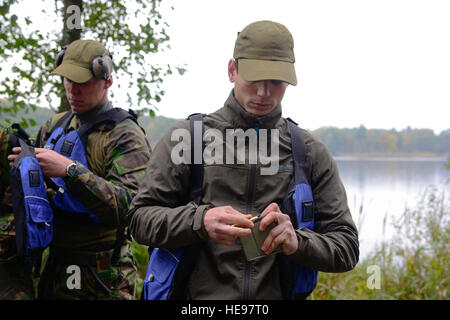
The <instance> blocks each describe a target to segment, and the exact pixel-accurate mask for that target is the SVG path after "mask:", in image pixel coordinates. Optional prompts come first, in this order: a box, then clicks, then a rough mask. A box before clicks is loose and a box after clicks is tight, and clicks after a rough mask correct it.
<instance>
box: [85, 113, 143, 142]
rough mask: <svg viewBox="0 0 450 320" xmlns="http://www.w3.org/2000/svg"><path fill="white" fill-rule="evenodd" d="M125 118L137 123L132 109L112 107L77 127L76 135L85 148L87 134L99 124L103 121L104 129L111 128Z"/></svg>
mask: <svg viewBox="0 0 450 320" xmlns="http://www.w3.org/2000/svg"><path fill="white" fill-rule="evenodd" d="M125 119H131V120H133V121H134V122H135V123H136V124H137V125H138V126H139V123H138V121H137V116H136V113H134V111H132V110H131V109H129V110H128V111H126V110H124V109H121V108H113V109H110V110H108V111H106V112H103V113H101V114H99V115H98V116H96V117H95V118H94V119H92V121H87V122H86V123H84V124H83V125H82V126H81V127H80V128H78V130H77V131H78V135H79V137H80V139H81V142H82V143H83V146H84V147H85V148H86V145H87V139H88V136H89V134H90V133H91V132H92V131H93V130H94V129H95V128H96V127H97V126H98V125H100V124H102V123H105V128H104V130H105V131H108V130H112V129H113V128H114V127H115V126H116V125H117V124H118V123H120V122H122V121H124V120H125ZM139 127H140V128H141V130H142V131H143V132H144V134H145V131H144V129H142V127H141V126H139Z"/></svg>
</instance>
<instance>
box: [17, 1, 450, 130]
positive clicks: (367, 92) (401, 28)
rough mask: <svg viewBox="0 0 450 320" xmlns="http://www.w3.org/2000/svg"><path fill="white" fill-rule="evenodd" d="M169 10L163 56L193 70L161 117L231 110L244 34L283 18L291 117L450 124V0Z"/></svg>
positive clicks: (334, 122) (387, 124) (352, 123)
mask: <svg viewBox="0 0 450 320" xmlns="http://www.w3.org/2000/svg"><path fill="white" fill-rule="evenodd" d="M24 2H27V3H28V4H31V3H30V1H29V0H27V1H24ZM32 3H33V4H35V5H38V4H40V5H42V2H41V1H33V2H32ZM46 3H49V4H50V5H51V6H54V4H53V2H52V1H50V2H48V1H46ZM170 6H173V7H174V10H170V9H169V7H170ZM28 8H30V7H28ZM51 8H53V7H51ZM161 13H162V15H163V20H165V21H166V22H167V23H168V24H169V25H170V27H169V28H168V30H167V33H168V34H169V36H170V38H171V39H170V45H171V50H170V51H167V52H165V53H164V54H160V55H158V56H157V57H154V58H153V59H154V61H155V62H158V63H169V64H171V65H182V64H186V65H187V69H188V72H187V73H185V74H184V75H183V76H178V75H174V76H172V77H171V78H168V79H166V80H165V83H164V85H163V86H162V88H163V89H164V90H165V91H166V95H165V97H164V98H163V100H162V101H161V103H160V104H159V107H158V108H159V111H157V112H156V114H157V115H164V116H168V117H175V118H184V117H186V116H188V115H189V114H191V113H194V112H204V113H209V112H213V111H215V110H216V109H218V108H220V107H221V106H223V103H224V101H225V99H226V98H227V96H228V94H229V92H230V90H231V89H232V84H231V83H230V82H229V81H228V77H227V64H228V60H229V59H230V58H231V57H232V54H233V47H234V41H235V39H236V35H237V32H238V31H240V30H242V29H243V28H244V27H245V26H246V25H247V24H249V23H251V22H254V21H257V20H273V21H277V22H280V23H282V24H284V25H285V26H286V27H288V29H289V30H290V31H291V33H292V35H293V37H294V45H295V47H294V51H295V56H296V63H295V68H296V72H297V78H298V85H297V86H296V87H293V86H289V87H288V89H287V91H286V94H285V98H284V100H283V102H282V106H283V114H284V116H289V117H291V118H293V119H294V120H296V121H297V122H299V123H300V125H301V126H303V127H305V128H308V129H316V128H319V127H321V126H337V127H358V126H359V125H361V124H363V125H364V126H366V127H367V128H385V129H391V128H395V129H397V130H401V129H404V128H406V127H407V126H408V125H410V126H412V127H413V128H424V127H426V128H432V129H434V130H435V132H436V133H439V132H440V131H441V130H444V129H447V128H449V127H450V126H449V120H448V119H449V116H448V115H449V110H450V1H448V0H314V1H313V0H309V1H302V0H301V1H300V0H296V1H294V0H277V1H273V0H220V1H219V0H164V1H163V4H162V8H161ZM46 23H48V22H46ZM58 26H59V24H58ZM118 80H119V79H116V81H118ZM116 95H117V93H116Z"/></svg>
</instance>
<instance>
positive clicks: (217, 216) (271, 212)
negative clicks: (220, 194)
mask: <svg viewBox="0 0 450 320" xmlns="http://www.w3.org/2000/svg"><path fill="white" fill-rule="evenodd" d="M261 215H262V216H264V217H263V219H262V220H261V223H260V226H259V228H260V230H261V231H264V230H265V229H266V228H267V226H269V225H270V224H271V223H272V222H275V223H276V224H277V226H275V227H274V228H273V229H272V230H271V231H270V232H269V235H268V236H267V238H266V240H265V241H264V243H263V246H262V247H261V250H262V251H263V252H264V253H265V254H270V253H272V252H273V250H275V249H276V248H277V247H278V246H281V249H282V250H283V253H284V254H286V255H291V254H293V253H294V252H296V251H297V249H298V240H297V235H296V233H295V230H294V227H293V226H292V223H291V220H290V218H289V216H288V215H287V214H284V213H282V212H281V210H280V208H279V207H278V205H277V204H276V203H271V204H270V205H268V206H267V207H266V208H265V209H264V211H263V212H262V213H261ZM250 218H252V215H250V214H246V215H245V214H242V213H240V212H238V211H237V210H234V209H233V208H232V207H231V206H224V207H217V208H212V209H209V210H208V211H207V212H206V213H205V216H204V225H205V229H206V232H207V233H208V235H209V237H210V239H212V240H214V241H217V242H219V243H222V244H225V245H227V246H231V245H232V244H233V243H234V241H235V240H236V238H238V237H245V236H248V235H250V234H251V232H252V230H251V229H252V228H253V227H254V224H253V222H252V221H250Z"/></svg>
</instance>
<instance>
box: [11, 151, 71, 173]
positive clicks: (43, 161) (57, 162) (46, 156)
mask: <svg viewBox="0 0 450 320" xmlns="http://www.w3.org/2000/svg"><path fill="white" fill-rule="evenodd" d="M21 151H22V149H21V148H20V147H15V148H13V149H12V152H13V154H10V155H9V156H8V160H9V166H10V167H12V166H13V163H14V160H16V158H17V155H18V154H19V153H20V152H21ZM34 152H35V153H36V159H37V160H38V162H39V166H40V167H41V170H42V174H43V175H44V176H47V177H50V178H54V177H61V178H62V177H64V176H65V175H66V167H67V166H68V165H69V164H71V163H72V160H70V159H68V158H66V157H64V156H62V155H60V154H59V153H58V152H56V151H53V150H49V149H44V148H35V149H34Z"/></svg>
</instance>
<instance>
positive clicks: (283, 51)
mask: <svg viewBox="0 0 450 320" xmlns="http://www.w3.org/2000/svg"><path fill="white" fill-rule="evenodd" d="M233 58H234V59H238V70H239V74H240V75H241V76H242V77H243V78H244V79H245V80H247V81H259V80H281V81H285V82H287V83H290V84H292V85H294V86H295V85H296V84H297V76H296V74H295V68H294V62H295V56H294V39H293V38H292V35H291V33H290V32H289V30H288V29H287V28H286V27H285V26H284V25H282V24H280V23H277V22H273V21H257V22H253V23H251V24H249V25H248V26H246V27H245V28H244V29H243V30H242V31H241V32H240V33H239V35H238V37H237V39H236V43H235V46H234V53H233Z"/></svg>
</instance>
